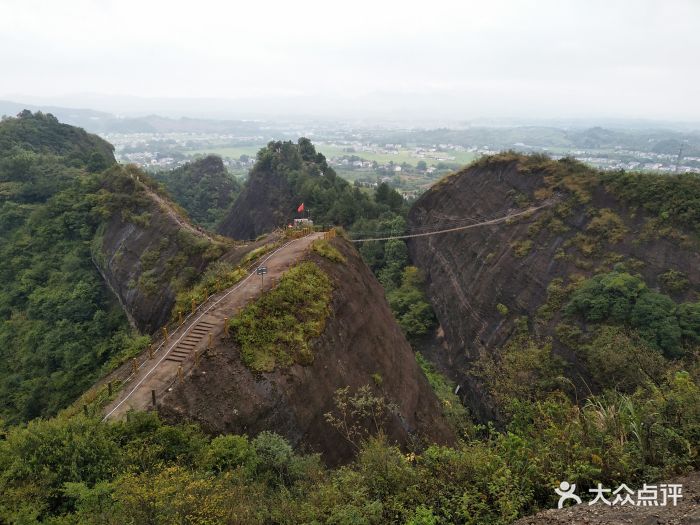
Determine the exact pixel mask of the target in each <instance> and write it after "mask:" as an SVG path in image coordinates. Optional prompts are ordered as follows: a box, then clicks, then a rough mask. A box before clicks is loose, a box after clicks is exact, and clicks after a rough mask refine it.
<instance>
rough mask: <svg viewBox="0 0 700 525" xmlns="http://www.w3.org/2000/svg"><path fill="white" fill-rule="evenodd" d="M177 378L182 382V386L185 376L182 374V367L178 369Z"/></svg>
mask: <svg viewBox="0 0 700 525" xmlns="http://www.w3.org/2000/svg"><path fill="white" fill-rule="evenodd" d="M177 378H178V379H179V380H180V384H182V383H183V379H184V376H183V374H182V365H179V366H178V367H177Z"/></svg>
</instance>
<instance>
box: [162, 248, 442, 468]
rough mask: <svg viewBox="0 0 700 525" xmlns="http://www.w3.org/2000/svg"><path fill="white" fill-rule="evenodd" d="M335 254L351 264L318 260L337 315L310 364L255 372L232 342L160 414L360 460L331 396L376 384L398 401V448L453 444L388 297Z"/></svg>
mask: <svg viewBox="0 0 700 525" xmlns="http://www.w3.org/2000/svg"><path fill="white" fill-rule="evenodd" d="M333 244H334V246H335V247H336V248H337V249H338V250H339V251H340V252H341V253H342V255H343V257H344V258H345V259H346V262H344V263H341V262H332V261H330V260H328V259H326V258H324V257H321V256H319V255H318V254H316V253H314V252H310V253H309V254H308V256H307V258H308V259H310V260H312V261H313V262H315V263H316V264H317V265H318V266H319V267H320V268H321V269H322V270H323V271H324V272H325V273H326V274H327V275H328V276H329V277H330V279H331V281H332V283H333V288H334V290H333V293H332V302H331V314H330V317H329V318H328V319H327V320H326V324H325V328H324V330H323V333H322V335H321V336H320V337H319V338H318V339H317V340H315V341H313V342H312V350H313V355H314V358H313V362H312V363H311V364H308V365H301V364H293V365H292V366H291V367H289V368H285V369H275V370H274V371H272V372H269V373H265V372H264V373H260V374H254V373H253V372H251V370H249V369H248V368H247V367H246V366H245V365H244V364H243V362H242V361H241V357H240V353H239V349H238V348H237V347H236V345H235V344H234V343H233V341H232V340H231V339H224V340H222V341H220V342H219V343H217V345H216V346H215V348H214V349H213V351H210V352H208V353H207V354H206V357H204V358H203V359H202V363H201V365H200V368H199V369H198V370H197V372H196V373H193V374H192V375H190V376H188V378H187V380H186V381H185V383H184V384H182V385H176V386H174V387H173V390H172V392H171V393H170V394H169V395H168V396H167V397H166V398H164V399H163V401H162V403H161V404H160V406H159V412H160V413H161V414H162V415H164V416H165V417H167V418H168V419H172V420H193V421H197V422H199V423H200V424H201V425H202V427H203V428H205V429H208V430H209V431H210V432H212V433H248V434H250V435H255V434H256V433H258V432H261V431H263V430H273V431H275V432H277V433H279V434H281V435H283V436H284V437H285V438H287V439H288V440H289V441H290V443H292V444H293V445H295V446H297V447H299V448H302V449H306V450H310V451H317V452H321V453H322V455H323V457H324V459H325V460H326V461H327V462H328V463H331V464H333V463H338V462H341V461H343V460H346V459H348V458H349V457H351V455H352V454H353V448H352V446H351V445H350V444H349V443H347V442H345V441H344V440H343V438H342V436H341V435H340V434H339V433H338V432H337V431H336V430H335V429H334V428H333V427H332V426H331V425H330V424H329V423H328V422H327V421H326V419H325V416H324V414H326V413H328V412H331V411H333V409H334V399H333V398H334V393H335V392H336V390H337V389H340V388H344V387H350V391H351V392H355V391H357V389H359V388H360V387H362V386H364V385H371V387H372V390H373V391H374V392H375V394H376V395H381V396H383V397H384V398H385V399H386V400H387V401H389V402H390V403H395V404H396V406H397V409H396V411H395V412H394V413H393V414H392V415H391V416H390V417H389V419H388V420H387V422H386V425H385V431H386V432H387V434H388V436H389V438H390V439H391V440H394V441H396V442H398V443H400V444H403V445H406V444H408V443H409V442H413V441H414V440H415V441H420V440H424V441H427V442H440V443H449V442H451V441H452V440H453V434H452V431H451V430H450V429H449V427H448V426H447V425H446V423H445V422H444V420H443V418H442V410H441V406H440V404H439V402H438V400H437V398H436V397H435V395H434V394H433V392H432V390H431V387H430V385H429V384H428V381H427V379H426V378H425V376H424V375H423V373H422V371H421V369H420V368H419V366H418V365H417V363H416V360H415V357H414V355H413V352H412V350H411V347H410V345H409V344H408V342H407V341H406V339H405V337H404V336H403V333H402V332H401V329H400V328H399V326H398V325H397V324H396V321H395V320H394V318H393V316H392V314H391V311H390V309H389V307H388V305H387V303H386V299H385V298H384V292H383V290H382V288H381V286H380V285H379V283H378V282H377V280H376V279H375V278H374V276H373V275H372V273H371V271H370V270H369V268H367V266H366V265H365V264H364V263H363V261H362V260H361V258H360V257H359V255H358V253H357V252H356V251H355V249H354V248H353V247H351V246H350V244H349V243H347V242H346V241H344V240H342V239H336V240H335V241H334V242H333Z"/></svg>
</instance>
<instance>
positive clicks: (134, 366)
mask: <svg viewBox="0 0 700 525" xmlns="http://www.w3.org/2000/svg"><path fill="white" fill-rule="evenodd" d="M138 371H139V364H138V361H136V358H135V357H134V358H133V359H132V360H131V373H132V374H134V375H135V374H136V372H138Z"/></svg>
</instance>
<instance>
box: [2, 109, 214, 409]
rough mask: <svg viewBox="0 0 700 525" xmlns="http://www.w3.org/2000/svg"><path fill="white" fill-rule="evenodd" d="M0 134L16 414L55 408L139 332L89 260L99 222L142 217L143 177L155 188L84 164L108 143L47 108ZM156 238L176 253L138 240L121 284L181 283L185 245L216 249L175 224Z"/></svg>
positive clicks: (99, 260) (95, 258) (5, 336)
mask: <svg viewBox="0 0 700 525" xmlns="http://www.w3.org/2000/svg"><path fill="white" fill-rule="evenodd" d="M0 141H2V144H3V147H0V151H1V152H2V153H1V154H0V259H1V260H2V261H3V263H2V266H0V283H1V284H2V291H1V292H0V343H1V344H0V346H1V348H0V396H1V399H0V418H2V419H5V420H6V421H9V422H19V421H26V420H29V419H32V418H35V417H38V416H47V415H51V414H55V413H56V412H57V411H58V410H59V409H61V408H63V407H65V406H66V405H67V404H68V403H70V402H71V401H72V400H74V399H75V398H77V397H78V396H79V395H80V394H81V393H82V392H84V391H85V390H86V389H87V388H88V387H89V386H90V385H91V384H92V383H94V381H95V380H96V379H97V378H98V377H99V376H100V375H101V374H103V373H104V372H105V371H106V369H107V368H109V367H111V366H113V365H114V364H115V363H118V362H119V356H120V355H124V356H127V355H131V354H133V352H134V351H135V350H137V349H139V348H142V347H143V345H144V344H146V343H147V342H148V340H147V338H143V337H140V336H138V334H136V333H134V332H133V331H132V329H131V328H130V326H129V323H128V320H127V317H126V315H125V313H124V311H123V310H122V307H121V306H120V304H119V302H118V301H117V299H116V297H115V296H114V295H113V293H112V292H111V291H110V289H109V288H108V287H107V286H106V284H105V282H104V280H103V276H102V275H101V274H100V271H98V269H97V267H100V268H101V269H104V268H105V267H106V261H105V255H104V253H103V252H102V249H101V248H102V241H103V237H104V235H105V226H106V224H107V223H108V222H109V221H110V220H111V219H112V218H114V217H117V219H118V220H119V221H122V222H124V223H126V224H130V225H133V226H135V227H138V228H142V229H148V228H149V225H151V224H152V223H154V222H155V221H157V220H158V217H156V214H157V213H159V212H156V210H157V207H156V206H155V205H154V203H153V200H152V198H150V197H149V196H147V195H146V190H145V188H149V189H150V190H151V191H154V192H156V191H157V190H158V189H157V185H156V184H155V183H153V182H152V181H150V180H149V179H148V177H147V176H146V175H145V174H144V173H142V172H141V171H139V170H137V169H135V168H133V167H121V166H116V165H114V166H111V167H109V168H108V169H106V170H105V171H102V172H100V173H94V171H95V170H98V169H99V170H101V169H103V168H105V167H107V166H109V165H111V164H113V163H114V159H113V157H112V154H111V146H110V145H109V144H107V143H106V142H104V141H103V140H101V139H99V138H98V137H95V136H92V135H88V134H87V133H85V132H84V131H83V130H80V129H77V128H73V127H71V126H65V125H63V124H60V123H58V122H57V121H56V119H55V118H53V117H52V116H50V115H42V114H36V115H32V114H30V113H28V112H24V113H22V114H21V115H20V117H19V118H16V119H5V120H3V121H2V122H0ZM5 146H6V148H5ZM93 154H96V155H93ZM98 157H99V158H101V159H103V160H104V162H102V161H100V162H98V161H97V160H98ZM137 181H140V183H141V184H142V186H141V185H139V182H137ZM172 212H173V213H178V211H177V210H176V209H173V210H172ZM159 241H160V244H159V245H158V247H159V249H162V250H166V249H167V248H168V247H167V246H165V244H164V243H165V241H167V242H168V244H169V243H170V242H171V241H172V242H173V243H174V244H175V245H176V246H177V249H178V257H179V258H178V257H173V258H171V259H170V260H169V261H168V264H166V265H165V266H163V265H160V264H157V263H158V260H159V257H160V252H159V251H158V250H150V251H147V252H145V253H143V254H141V257H140V261H139V263H140V265H141V267H142V269H143V272H142V273H141V274H140V276H139V278H138V280H134V282H133V283H124V284H125V285H127V284H130V285H131V286H133V287H134V288H138V289H139V290H143V291H144V292H149V291H150V292H151V293H160V292H161V289H162V288H161V285H162V283H166V284H168V283H170V282H171V281H172V282H176V284H177V285H178V286H181V287H185V286H187V285H189V284H191V282H192V278H193V275H192V272H190V273H189V274H188V272H187V268H186V266H187V265H186V264H183V261H184V262H186V261H187V257H188V255H189V254H202V256H203V257H204V256H206V257H210V258H216V257H218V255H220V253H221V252H220V251H216V250H215V249H217V248H220V246H214V248H212V246H213V244H214V243H209V242H206V243H202V242H200V239H199V238H195V236H193V235H190V234H188V232H186V231H184V230H182V231H181V232H180V233H179V234H178V236H177V238H174V239H159ZM213 249H214V251H212V250H213ZM121 255H123V254H121ZM119 256H120V254H115V258H114V260H113V262H115V261H116V262H118V258H119Z"/></svg>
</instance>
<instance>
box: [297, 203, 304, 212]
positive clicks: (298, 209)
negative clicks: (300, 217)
mask: <svg viewBox="0 0 700 525" xmlns="http://www.w3.org/2000/svg"><path fill="white" fill-rule="evenodd" d="M297 211H298V212H299V213H301V212H302V211H304V203H303V202H302V203H301V204H300V205H299V207H298V208H297Z"/></svg>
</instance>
